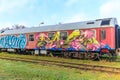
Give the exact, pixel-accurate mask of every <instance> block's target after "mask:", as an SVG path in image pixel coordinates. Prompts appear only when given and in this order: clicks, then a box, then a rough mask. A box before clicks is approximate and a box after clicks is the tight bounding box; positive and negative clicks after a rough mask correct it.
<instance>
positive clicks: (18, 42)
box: [0, 34, 27, 49]
mask: <svg viewBox="0 0 120 80" xmlns="http://www.w3.org/2000/svg"><path fill="white" fill-rule="evenodd" d="M26 42H27V41H26V36H25V34H21V35H19V36H14V35H8V36H2V37H1V39H0V47H1V48H21V49H23V48H25V46H26Z"/></svg>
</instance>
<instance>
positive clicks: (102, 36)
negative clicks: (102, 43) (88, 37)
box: [101, 30, 106, 40]
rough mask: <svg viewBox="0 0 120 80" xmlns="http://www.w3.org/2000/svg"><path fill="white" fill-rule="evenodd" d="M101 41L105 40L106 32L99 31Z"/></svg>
mask: <svg viewBox="0 0 120 80" xmlns="http://www.w3.org/2000/svg"><path fill="white" fill-rule="evenodd" d="M101 39H102V40H104V39H106V30H101Z"/></svg>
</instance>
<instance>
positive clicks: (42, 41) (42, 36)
mask: <svg viewBox="0 0 120 80" xmlns="http://www.w3.org/2000/svg"><path fill="white" fill-rule="evenodd" d="M45 36H46V35H45V34H44V33H41V34H40V37H39V39H38V40H39V41H38V44H37V46H43V45H44V44H45V40H46V39H45V38H46V37H45Z"/></svg>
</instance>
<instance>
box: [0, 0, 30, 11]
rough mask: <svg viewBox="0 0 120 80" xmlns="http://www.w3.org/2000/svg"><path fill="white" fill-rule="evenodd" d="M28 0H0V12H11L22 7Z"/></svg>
mask: <svg viewBox="0 0 120 80" xmlns="http://www.w3.org/2000/svg"><path fill="white" fill-rule="evenodd" d="M28 1H29V0H0V12H8V13H11V12H12V11H13V10H16V9H17V8H19V7H23V6H24V5H25V4H26V3H28Z"/></svg>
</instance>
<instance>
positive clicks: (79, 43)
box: [37, 30, 101, 51]
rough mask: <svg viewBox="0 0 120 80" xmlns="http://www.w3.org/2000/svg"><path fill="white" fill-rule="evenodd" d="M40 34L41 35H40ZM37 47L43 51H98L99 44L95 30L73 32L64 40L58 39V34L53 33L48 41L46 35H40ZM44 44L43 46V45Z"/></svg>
mask: <svg viewBox="0 0 120 80" xmlns="http://www.w3.org/2000/svg"><path fill="white" fill-rule="evenodd" d="M41 34H42V35H41ZM38 36H39V38H38V39H37V40H38V43H37V47H39V48H42V47H44V49H59V48H62V49H63V48H64V49H66V50H85V51H88V50H91V51H94V50H98V49H99V48H100V44H101V43H100V42H99V41H98V40H97V39H96V38H95V30H84V31H81V30H74V31H73V32H71V33H70V34H69V35H68V36H67V39H66V40H61V39H60V32H59V31H57V32H56V33H54V36H53V37H52V39H49V37H48V34H44V33H40V34H39V35H38ZM43 44H44V45H43Z"/></svg>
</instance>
